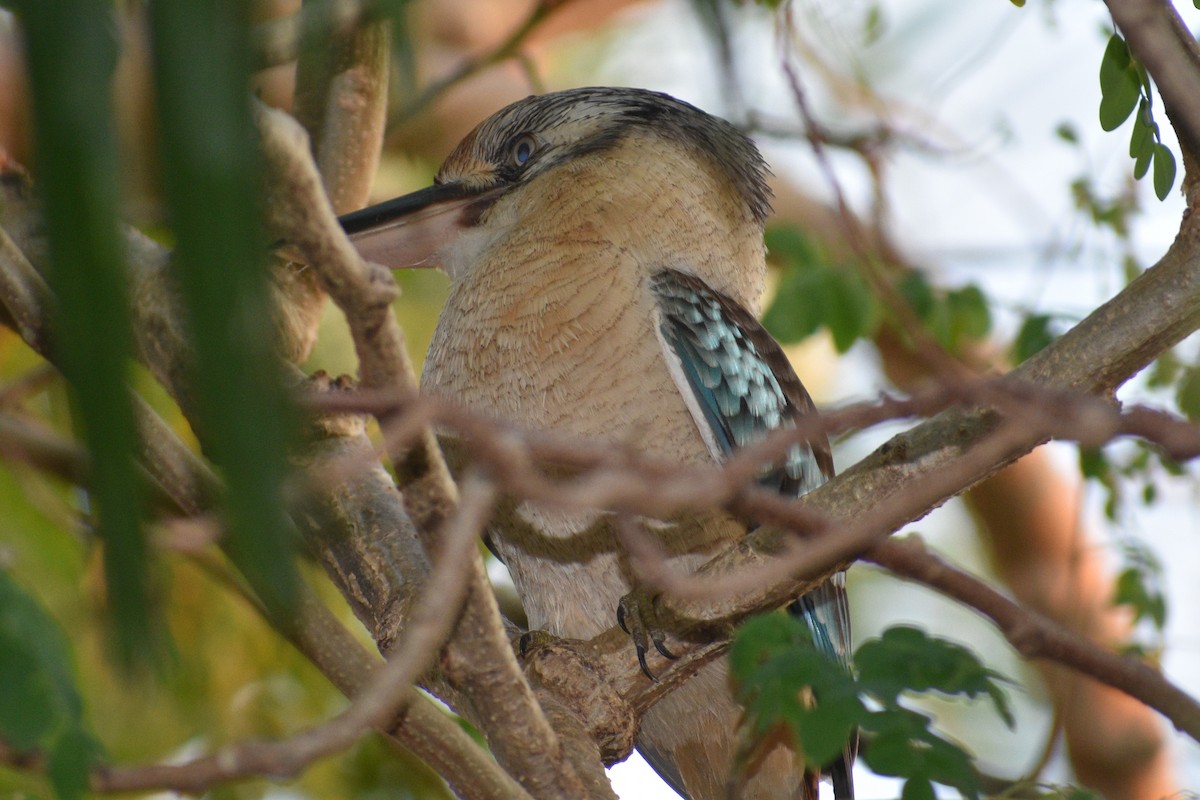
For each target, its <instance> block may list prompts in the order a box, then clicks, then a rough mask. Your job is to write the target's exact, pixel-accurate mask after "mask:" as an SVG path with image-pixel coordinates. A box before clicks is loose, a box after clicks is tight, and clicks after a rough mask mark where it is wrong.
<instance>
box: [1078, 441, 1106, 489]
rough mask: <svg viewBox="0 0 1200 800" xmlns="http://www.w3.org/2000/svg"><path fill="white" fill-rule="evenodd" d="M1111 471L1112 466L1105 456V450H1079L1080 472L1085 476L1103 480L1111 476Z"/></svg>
mask: <svg viewBox="0 0 1200 800" xmlns="http://www.w3.org/2000/svg"><path fill="white" fill-rule="evenodd" d="M1111 471H1112V467H1111V466H1110V465H1109V463H1108V459H1107V458H1105V457H1104V453H1103V451H1101V450H1092V449H1083V448H1081V449H1080V450H1079V473H1080V474H1081V475H1083V477H1085V478H1092V479H1094V480H1100V481H1102V480H1106V479H1107V478H1108V477H1109V474H1110V473H1111Z"/></svg>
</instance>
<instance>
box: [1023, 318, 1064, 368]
mask: <svg viewBox="0 0 1200 800" xmlns="http://www.w3.org/2000/svg"><path fill="white" fill-rule="evenodd" d="M1050 322H1051V317H1050V316H1049V315H1047V314H1029V315H1028V316H1026V317H1025V321H1024V322H1022V323H1021V329H1020V330H1019V331H1018V332H1017V338H1016V340H1015V341H1014V342H1013V346H1012V359H1013V361H1014V362H1016V363H1017V364H1020V363H1021V362H1022V361H1025V360H1026V359H1028V358H1029V357H1030V356H1032V355H1034V354H1035V353H1037V352H1039V351H1040V350H1042V349H1043V348H1045V347H1046V346H1048V345H1049V344H1050V343H1051V342H1053V341H1054V340H1055V338H1057V337H1056V336H1055V335H1054V333H1053V332H1051V330H1050Z"/></svg>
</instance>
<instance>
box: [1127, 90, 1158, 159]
mask: <svg viewBox="0 0 1200 800" xmlns="http://www.w3.org/2000/svg"><path fill="white" fill-rule="evenodd" d="M1152 122H1153V120H1151V119H1150V104H1149V103H1147V102H1146V98H1144V97H1143V98H1142V99H1141V101H1140V103H1139V104H1138V113H1137V114H1136V115H1135V116H1134V118H1133V131H1132V132H1131V133H1130V134H1129V157H1130V158H1134V159H1136V158H1139V157H1140V156H1141V155H1142V154H1143V153H1145V152H1146V151H1151V152H1152V151H1153V150H1154V128H1153V127H1152Z"/></svg>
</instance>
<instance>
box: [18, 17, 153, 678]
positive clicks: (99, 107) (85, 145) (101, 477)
mask: <svg viewBox="0 0 1200 800" xmlns="http://www.w3.org/2000/svg"><path fill="white" fill-rule="evenodd" d="M15 8H16V11H17V13H18V15H19V17H20V19H21V22H22V25H23V28H24V31H25V35H26V38H25V42H26V62H27V65H28V73H29V80H30V83H31V84H32V87H33V89H34V91H33V92H32V106H33V117H34V130H35V135H36V138H37V142H38V146H37V154H38V161H37V167H38V173H39V178H40V189H41V193H42V197H43V200H44V203H45V214H46V226H47V232H48V234H49V240H50V274H49V276H48V277H49V281H48V282H49V283H50V285H51V287H52V289H53V290H54V293H55V296H56V298H57V302H58V307H57V309H56V312H57V313H56V314H55V329H56V332H55V335H56V337H57V338H56V343H55V345H54V347H55V349H56V352H57V355H58V357H59V358H60V366H61V368H62V370H63V372H64V374H66V375H67V376H68V378H69V379H70V381H71V387H72V392H71V398H72V408H73V409H74V413H75V416H76V419H77V421H78V426H79V428H80V431H81V435H82V438H83V439H84V440H85V441H86V442H87V444H88V449H89V455H90V457H91V462H92V467H93V469H92V476H93V479H92V486H91V493H92V494H91V504H92V505H93V507H94V509H95V514H94V519H95V524H96V533H97V535H98V536H99V537H100V539H101V540H102V541H103V542H104V543H105V551H104V564H105V572H106V576H107V579H108V587H109V608H110V611H111V612H112V617H111V619H112V622H113V624H114V630H115V634H116V635H115V636H114V637H113V642H114V644H115V646H116V650H117V652H118V653H119V654H120V656H121V658H122V659H123V660H124V661H126V662H127V663H128V662H132V661H133V660H134V659H135V658H138V659H146V658H147V657H148V656H149V655H150V654H151V653H153V648H152V647H151V648H148V647H146V644H147V643H148V642H149V641H150V640H151V637H152V629H153V621H152V620H151V617H152V615H153V609H154V604H152V603H151V602H149V599H150V598H149V594H150V592H149V588H148V586H147V580H146V545H145V541H144V538H143V533H142V521H143V518H144V516H145V508H144V500H143V497H142V494H143V493H142V491H141V485H140V479H139V476H138V472H137V448H138V443H137V439H138V433H137V428H136V424H135V422H134V415H133V408H132V405H131V403H130V400H129V394H128V392H127V390H126V377H127V375H128V370H129V366H128V365H129V361H130V356H131V353H132V350H133V335H132V329H131V323H130V315H129V307H128V299H127V297H126V288H125V277H124V269H125V264H124V258H123V253H122V243H121V239H120V235H119V232H118V223H117V210H118V200H119V194H120V183H119V181H118V179H117V173H118V166H117V148H116V137H115V125H114V122H113V107H112V96H111V90H110V84H111V80H112V75H113V70H114V68H115V66H116V63H117V42H116V38H115V35H114V32H115V20H114V19H113V12H112V7H111V6H110V5H109V4H108V3H106V2H104V0H83V1H82V2H73V1H72V0H44V2H43V0H29V1H28V2H21V3H18V4H17V5H16V6H15Z"/></svg>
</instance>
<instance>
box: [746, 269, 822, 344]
mask: <svg viewBox="0 0 1200 800" xmlns="http://www.w3.org/2000/svg"><path fill="white" fill-rule="evenodd" d="M827 286H828V271H827V270H826V269H825V268H809V267H796V268H792V269H790V270H788V272H787V273H786V274H785V275H784V277H783V280H782V281H781V282H780V284H779V290H778V291H776V293H775V298H774V299H773V300H772V301H771V305H770V307H769V308H768V309H767V312H766V313H765V314H763V319H762V321H763V326H764V327H765V328H766V329H767V330H768V331H770V332H771V335H772V336H774V337H775V338H776V339H778V340H779V341H780V342H783V343H784V344H789V343H792V342H798V341H800V340H802V339H805V338H807V337H809V336H811V335H812V334H814V333H816V332H817V329H819V328H820V327H821V322H822V319H823V315H822V308H823V306H824V304H825V302H826V300H825V298H826V295H827Z"/></svg>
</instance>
